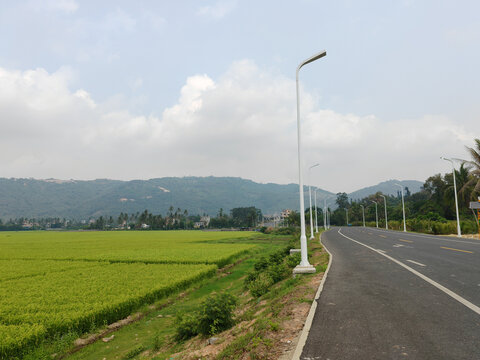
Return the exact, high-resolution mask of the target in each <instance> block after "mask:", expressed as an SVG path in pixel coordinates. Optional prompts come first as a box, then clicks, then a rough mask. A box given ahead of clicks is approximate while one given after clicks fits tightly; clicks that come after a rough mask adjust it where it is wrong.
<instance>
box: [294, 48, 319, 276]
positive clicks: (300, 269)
mask: <svg viewBox="0 0 480 360" xmlns="http://www.w3.org/2000/svg"><path fill="white" fill-rule="evenodd" d="M325 55H327V52H326V51H321V52H319V53H318V54H315V55H313V56H312V57H310V58H308V59H307V60H305V61H303V62H302V63H300V65H298V67H297V72H296V78H295V80H296V92H297V136H298V144H297V145H298V186H299V187H300V249H301V250H300V252H301V257H302V260H301V261H300V264H299V265H297V267H295V269H294V270H293V271H294V273H314V272H315V267H313V266H312V265H310V263H309V262H308V254H307V236H306V235H305V204H304V199H303V179H302V142H301V139H302V136H301V133H302V132H301V124H300V96H299V91H298V73H299V71H300V69H301V68H302V67H303V66H305V65H307V64H309V63H311V62H313V61H315V60H318V59H320V58H322V57H324V56H325Z"/></svg>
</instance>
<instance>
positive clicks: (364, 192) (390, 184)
mask: <svg viewBox="0 0 480 360" xmlns="http://www.w3.org/2000/svg"><path fill="white" fill-rule="evenodd" d="M395 184H400V185H402V186H403V187H404V191H405V187H408V190H409V191H410V193H412V194H413V193H416V192H419V191H420V190H421V189H422V186H423V182H421V181H417V180H402V181H400V180H388V181H383V182H381V183H379V184H377V185H374V186H369V187H366V188H363V189H360V190H357V191H354V192H352V193H350V194H348V197H349V199H353V200H358V199H363V198H364V197H367V196H368V195H371V194H375V193H377V192H379V191H380V192H381V193H383V194H385V195H397V192H398V191H400V187H398V186H395Z"/></svg>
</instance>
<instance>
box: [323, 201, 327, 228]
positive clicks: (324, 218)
mask: <svg viewBox="0 0 480 360" xmlns="http://www.w3.org/2000/svg"><path fill="white" fill-rule="evenodd" d="M323 230H327V199H323Z"/></svg>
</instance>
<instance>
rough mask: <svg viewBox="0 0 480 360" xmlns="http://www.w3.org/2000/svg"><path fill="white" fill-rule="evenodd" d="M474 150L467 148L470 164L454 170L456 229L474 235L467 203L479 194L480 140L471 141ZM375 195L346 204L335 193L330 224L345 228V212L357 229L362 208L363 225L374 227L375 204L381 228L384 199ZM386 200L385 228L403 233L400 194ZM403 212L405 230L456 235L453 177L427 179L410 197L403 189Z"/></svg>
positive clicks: (344, 197) (475, 228)
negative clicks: (473, 143)
mask: <svg viewBox="0 0 480 360" xmlns="http://www.w3.org/2000/svg"><path fill="white" fill-rule="evenodd" d="M475 143H476V148H467V150H468V152H469V153H470V155H471V157H472V161H464V162H463V163H461V165H460V167H459V168H458V170H455V179H456V185H457V193H458V208H459V213H460V227H461V229H462V233H475V232H477V231H478V223H477V220H476V216H475V214H474V213H473V212H472V210H471V209H469V203H470V201H476V200H477V198H478V196H479V195H480V139H476V140H475ZM381 195H382V193H380V192H378V193H376V194H374V195H370V196H368V197H365V198H363V199H361V200H357V201H349V199H348V196H347V194H345V193H338V194H337V205H338V206H339V207H338V208H337V209H336V210H335V211H334V212H333V213H332V216H331V224H332V225H345V224H346V213H345V209H348V211H349V222H350V224H352V225H357V226H360V225H362V223H363V220H362V208H361V205H363V206H364V207H365V219H366V222H367V223H366V225H368V226H376V223H375V204H373V203H372V201H376V202H377V203H378V219H379V226H381V227H385V215H384V200H383V198H382V197H381ZM386 197H387V211H388V227H389V229H395V230H403V212H402V199H401V193H400V191H399V192H398V194H397V196H386ZM405 213H406V225H407V230H410V231H418V232H425V233H430V234H455V233H456V232H457V230H456V229H457V224H456V211H455V194H454V184H453V174H452V173H451V172H448V173H446V174H445V175H443V176H442V175H441V174H436V175H433V176H430V177H429V178H428V179H427V180H426V181H425V183H424V185H423V187H422V190H421V191H420V192H417V193H415V194H411V193H410V191H409V189H408V187H407V188H405Z"/></svg>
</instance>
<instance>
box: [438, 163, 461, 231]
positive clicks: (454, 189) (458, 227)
mask: <svg viewBox="0 0 480 360" xmlns="http://www.w3.org/2000/svg"><path fill="white" fill-rule="evenodd" d="M440 159H443V160H446V161H450V163H451V164H452V173H453V191H454V192H455V210H456V211H457V234H458V237H462V231H461V229H460V216H459V215H458V199H457V182H456V180H455V166H454V165H453V160H452V159H447V158H444V157H443V156H441V157H440Z"/></svg>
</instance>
